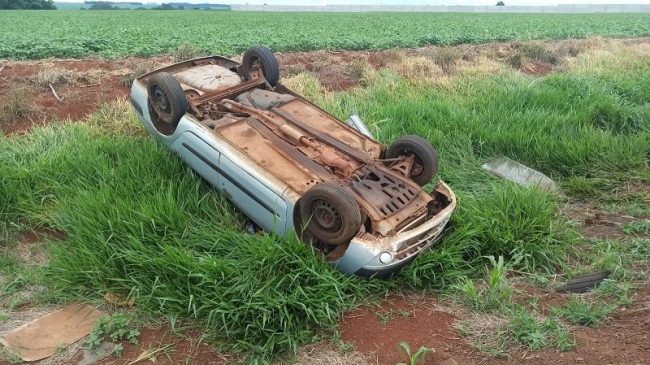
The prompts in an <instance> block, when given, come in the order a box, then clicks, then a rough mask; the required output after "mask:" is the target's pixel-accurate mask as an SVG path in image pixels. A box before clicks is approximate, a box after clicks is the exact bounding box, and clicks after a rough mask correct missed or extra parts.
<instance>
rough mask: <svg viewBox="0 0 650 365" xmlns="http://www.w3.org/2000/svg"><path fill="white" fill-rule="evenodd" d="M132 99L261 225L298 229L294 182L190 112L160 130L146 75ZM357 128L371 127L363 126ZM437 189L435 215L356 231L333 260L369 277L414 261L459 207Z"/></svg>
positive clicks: (285, 231) (159, 136)
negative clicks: (375, 232)
mask: <svg viewBox="0 0 650 365" xmlns="http://www.w3.org/2000/svg"><path fill="white" fill-rule="evenodd" d="M154 73H155V71H154ZM152 74H153V73H152ZM131 103H132V105H133V107H134V109H135V111H136V114H137V116H138V118H139V120H140V121H141V122H142V124H143V126H144V127H145V128H146V130H147V131H148V132H149V133H150V134H151V135H152V136H153V137H155V139H156V140H157V141H158V142H160V143H162V144H163V145H165V146H167V147H168V148H170V149H171V150H173V151H174V152H176V153H177V154H178V155H179V156H180V157H181V159H183V160H184V162H186V163H187V164H188V165H189V166H190V167H191V168H192V169H193V170H194V171H195V172H196V173H198V174H199V175H200V176H202V177H203V178H204V179H205V180H207V181H208V182H209V183H210V184H211V185H212V186H214V187H215V188H217V189H218V190H219V191H221V192H222V193H223V194H225V195H226V196H227V197H228V199H229V200H230V201H231V202H232V203H233V204H234V205H235V206H237V207H238V208H239V209H241V210H242V211H243V212H244V213H245V214H246V215H247V216H248V217H249V218H250V219H251V220H253V221H254V222H255V223H256V224H257V225H259V226H260V227H261V228H263V229H264V230H265V231H268V232H274V233H276V234H278V235H289V234H295V233H294V232H295V231H296V230H297V229H298V227H294V219H293V215H294V210H295V207H296V205H297V203H298V200H299V199H300V198H301V196H300V194H298V193H297V192H296V191H294V190H293V189H291V187H290V185H288V184H287V183H286V182H284V181H282V180H280V179H278V178H277V177H276V176H274V175H273V174H270V173H268V172H267V171H266V170H265V169H263V168H261V167H260V166H259V165H258V164H257V163H256V162H255V161H253V160H251V159H250V158H249V157H248V156H247V155H246V154H244V153H242V151H240V150H239V149H238V148H237V147H236V146H233V145H232V144H231V143H230V142H229V141H228V140H226V139H225V138H223V137H222V136H220V135H219V134H217V133H214V132H213V131H212V130H211V129H209V128H207V127H206V126H205V125H203V124H202V123H200V121H199V120H197V119H196V118H195V117H194V116H193V115H192V114H190V113H186V114H185V115H184V116H183V117H182V118H181V120H180V122H179V123H178V126H177V127H176V129H175V131H174V132H173V133H171V134H169V135H165V134H163V133H161V132H160V131H159V130H158V129H157V128H156V127H155V126H154V123H153V122H152V118H151V115H150V111H149V108H148V106H147V105H148V95H147V87H146V85H145V83H144V82H143V81H142V78H139V79H137V80H135V81H134V83H133V86H132V90H131ZM359 123H361V124H362V122H361V121H360V120H359V119H358V118H356V120H355V125H356V126H358V125H359ZM357 129H358V130H362V132H365V133H367V129H365V126H362V127H361V128H359V127H357ZM435 192H436V194H443V195H445V196H446V198H447V199H448V204H447V205H446V207H444V209H442V210H441V211H440V212H438V213H437V214H436V215H435V216H433V217H431V218H430V219H428V220H426V221H422V220H417V221H415V222H412V223H411V224H409V226H407V227H404V228H402V229H401V230H400V231H399V232H396V233H395V234H394V235H391V236H390V237H382V238H381V239H372V240H370V241H368V240H365V239H364V238H363V236H362V235H359V236H357V237H354V238H353V239H352V241H351V242H350V244H349V246H348V248H347V250H346V251H345V253H344V254H343V255H342V256H341V257H340V258H337V259H336V260H335V261H333V264H334V265H335V266H336V267H337V268H338V269H340V270H342V271H343V272H345V273H348V274H357V275H361V276H366V277H368V276H374V275H376V276H386V275H388V274H390V273H392V272H394V271H396V270H398V269H399V268H401V267H403V266H404V265H406V264H407V263H408V262H410V261H412V260H413V259H414V258H415V257H416V256H417V255H418V254H420V253H421V252H424V251H426V250H427V249H429V248H430V247H431V246H432V245H433V244H434V242H436V241H437V240H438V238H439V237H440V235H441V233H442V231H443V229H444V227H445V225H446V224H447V222H448V221H449V218H450V216H451V214H452V212H453V210H454V209H455V206H456V197H455V195H454V194H453V192H452V191H451V190H450V189H449V187H448V186H447V185H446V184H444V183H443V182H439V183H438V185H437V186H436V189H435ZM432 194H433V193H432Z"/></svg>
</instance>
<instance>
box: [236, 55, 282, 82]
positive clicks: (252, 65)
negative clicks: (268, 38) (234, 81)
mask: <svg viewBox="0 0 650 365" xmlns="http://www.w3.org/2000/svg"><path fill="white" fill-rule="evenodd" d="M258 67H259V68H261V69H262V73H263V74H264V77H265V78H266V81H267V82H268V83H269V85H271V86H275V85H276V84H277V83H278V80H280V66H278V60H277V59H276V58H275V55H274V54H273V52H271V50H270V49H268V48H266V47H253V48H249V49H248V51H246V53H244V58H243V59H242V65H241V67H240V69H239V74H240V76H241V77H243V78H244V80H246V81H248V80H250V79H251V72H252V71H253V70H254V69H256V68H258Z"/></svg>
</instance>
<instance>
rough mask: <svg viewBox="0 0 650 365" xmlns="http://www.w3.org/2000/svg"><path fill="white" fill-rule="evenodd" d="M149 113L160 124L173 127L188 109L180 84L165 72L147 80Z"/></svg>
mask: <svg viewBox="0 0 650 365" xmlns="http://www.w3.org/2000/svg"><path fill="white" fill-rule="evenodd" d="M147 92H148V99H147V103H148V104H149V105H148V106H149V111H150V112H153V113H154V114H155V116H156V117H157V118H158V120H160V121H161V122H163V123H165V124H169V125H171V126H173V127H175V126H176V125H177V124H178V122H179V121H180V120H181V118H182V117H183V115H185V113H186V112H187V110H188V109H189V107H190V106H189V103H188V101H187V97H186V96H185V92H184V91H183V88H182V87H181V84H180V83H179V82H178V81H177V80H176V78H175V77H174V76H172V75H171V74H169V73H167V72H158V73H155V74H153V75H151V77H149V79H148V80H147Z"/></svg>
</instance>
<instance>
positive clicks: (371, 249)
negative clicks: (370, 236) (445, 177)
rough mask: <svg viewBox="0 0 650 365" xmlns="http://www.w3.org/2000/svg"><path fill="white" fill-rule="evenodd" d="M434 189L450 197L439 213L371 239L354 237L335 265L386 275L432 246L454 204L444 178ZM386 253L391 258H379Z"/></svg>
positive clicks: (362, 273) (364, 273) (348, 270)
mask: <svg viewBox="0 0 650 365" xmlns="http://www.w3.org/2000/svg"><path fill="white" fill-rule="evenodd" d="M434 192H438V193H441V194H443V195H444V196H446V197H447V199H448V200H449V204H448V205H447V206H446V207H445V208H444V209H443V210H442V211H440V212H439V213H438V214H436V215H435V216H433V217H431V218H430V219H429V220H427V221H425V222H423V223H422V224H420V225H419V226H417V227H414V228H411V229H409V230H407V231H404V232H400V233H397V234H395V235H392V236H388V237H384V238H381V239H376V240H372V241H369V240H363V239H360V238H358V237H355V238H353V239H352V241H351V242H350V246H349V247H348V249H347V250H346V251H345V254H344V255H343V256H342V257H341V258H340V259H338V260H337V261H336V262H335V266H336V267H337V268H338V269H339V270H341V271H343V272H345V273H348V274H355V275H359V276H363V277H371V276H373V277H386V276H389V275H390V274H392V273H394V272H396V271H398V270H399V269H401V268H402V267H404V266H406V265H407V264H408V263H410V262H411V261H413V260H414V259H415V258H416V257H417V256H418V255H419V254H420V253H422V252H424V251H426V250H428V249H429V248H431V247H432V246H433V245H434V244H435V243H436V242H437V241H438V240H439V238H440V236H441V234H442V232H443V230H444V228H445V226H446V225H447V223H448V222H449V219H450V217H451V214H452V213H453V211H454V209H455V208H456V196H455V195H454V193H453V192H452V191H451V189H449V186H447V185H446V184H445V183H444V182H440V183H438V186H436V189H435V190H434ZM386 253H388V254H390V256H391V257H392V260H390V261H389V262H387V260H383V261H384V262H382V260H380V256H381V255H382V254H386Z"/></svg>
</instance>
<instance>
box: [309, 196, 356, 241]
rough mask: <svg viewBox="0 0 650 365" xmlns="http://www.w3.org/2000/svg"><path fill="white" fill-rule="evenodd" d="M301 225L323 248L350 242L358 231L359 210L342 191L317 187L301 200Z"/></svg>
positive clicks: (354, 202)
mask: <svg viewBox="0 0 650 365" xmlns="http://www.w3.org/2000/svg"><path fill="white" fill-rule="evenodd" d="M300 218H301V219H302V222H303V225H304V224H306V228H307V230H308V231H309V233H311V234H312V235H314V237H315V238H318V239H320V240H322V241H323V242H324V243H326V244H330V245H340V244H344V243H347V242H349V241H350V240H351V239H352V237H354V235H355V234H357V232H359V228H361V223H362V222H361V210H360V209H359V206H358V205H357V202H356V201H355V200H354V198H352V197H351V196H350V194H348V192H347V191H345V190H344V189H343V188H342V187H340V186H338V185H335V184H331V183H320V184H318V185H316V186H314V187H312V188H311V189H309V190H308V191H307V192H306V193H305V195H304V196H303V197H302V199H300Z"/></svg>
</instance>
